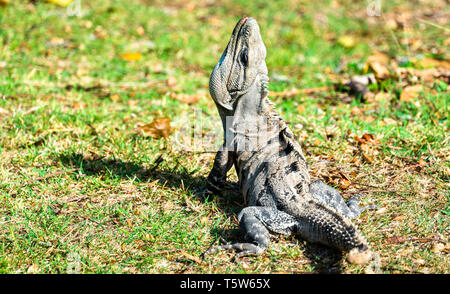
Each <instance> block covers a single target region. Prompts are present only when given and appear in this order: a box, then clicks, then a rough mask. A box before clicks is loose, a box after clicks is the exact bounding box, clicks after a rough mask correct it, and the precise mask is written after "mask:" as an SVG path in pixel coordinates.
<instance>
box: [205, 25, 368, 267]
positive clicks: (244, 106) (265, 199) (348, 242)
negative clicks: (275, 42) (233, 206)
mask: <svg viewBox="0 0 450 294" xmlns="http://www.w3.org/2000/svg"><path fill="white" fill-rule="evenodd" d="M265 58H266V47H265V45H264V43H263V41H262V38H261V35H260V29H259V26H258V24H257V22H256V20H255V19H253V18H248V17H244V18H242V19H241V20H239V22H238V23H237V24H236V26H235V28H234V30H233V33H232V35H231V39H230V41H229V43H228V46H227V47H226V49H225V51H224V52H223V54H222V57H221V58H220V60H219V62H218V63H217V65H216V66H215V68H214V70H213V71H212V73H211V77H210V82H209V90H210V94H211V97H212V99H213V100H214V102H215V104H216V106H217V109H218V112H219V115H220V117H221V120H222V125H223V130H224V144H223V145H222V147H221V148H220V149H219V151H218V152H217V154H216V156H215V159H214V165H213V168H212V170H211V172H210V174H209V176H208V179H207V183H208V189H209V190H210V191H213V192H220V190H221V189H223V187H224V184H225V181H226V175H227V172H228V171H229V170H230V168H231V167H232V166H233V165H234V167H235V169H236V172H237V174H238V178H239V185H240V190H241V193H242V194H243V196H244V199H245V201H246V202H247V205H248V206H247V207H245V208H244V209H242V211H241V212H240V213H239V215H238V220H239V226H240V229H241V231H242V233H243V234H244V237H245V239H246V242H244V243H235V244H227V245H222V246H218V247H215V248H212V249H210V250H208V251H206V252H205V254H210V253H213V252H216V251H218V250H222V249H234V250H236V251H237V253H236V257H239V256H243V255H259V254H261V253H263V252H264V251H265V250H266V248H267V246H268V244H269V242H270V233H278V234H298V235H300V236H301V237H302V238H304V239H306V240H307V241H311V242H317V243H321V244H325V245H328V246H331V247H335V248H337V249H339V250H342V251H348V252H349V254H348V256H347V260H348V261H349V262H351V263H366V262H368V261H369V260H370V259H371V258H372V253H371V251H370V249H369V246H368V243H367V241H366V239H365V238H364V237H363V236H362V234H361V233H360V232H359V231H358V229H357V228H356V226H355V225H354V224H353V223H352V222H351V220H350V219H352V218H354V217H356V216H358V215H359V214H360V213H361V212H362V211H363V210H364V209H366V208H371V206H366V207H360V206H359V205H358V198H359V196H356V197H353V198H351V199H350V200H348V202H347V203H346V202H345V201H344V199H343V198H342V196H341V195H340V194H339V192H338V191H336V190H335V189H333V188H332V187H330V186H328V185H326V184H325V183H324V182H322V181H320V180H318V181H314V182H312V183H311V180H310V176H309V173H308V167H307V164H306V160H305V157H304V156H303V153H302V150H301V147H300V145H299V144H298V142H297V140H296V138H295V136H294V134H293V133H292V131H291V130H290V129H289V127H288V126H287V124H286V123H285V122H284V120H283V119H282V118H281V117H280V116H279V115H278V114H277V113H276V111H275V110H274V108H273V103H272V102H270V101H269V99H268V90H267V84H268V81H269V78H268V70H267V66H266V63H265Z"/></svg>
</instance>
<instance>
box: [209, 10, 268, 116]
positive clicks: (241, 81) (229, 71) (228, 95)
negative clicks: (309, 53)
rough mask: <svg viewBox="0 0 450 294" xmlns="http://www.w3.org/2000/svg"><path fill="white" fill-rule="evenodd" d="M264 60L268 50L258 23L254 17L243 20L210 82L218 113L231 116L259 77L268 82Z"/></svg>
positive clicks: (233, 34)
mask: <svg viewBox="0 0 450 294" xmlns="http://www.w3.org/2000/svg"><path fill="white" fill-rule="evenodd" d="M265 58H266V47H265V46H264V43H263V41H262V38H261V34H260V32H259V26H258V23H257V22H256V20H255V19H253V18H251V17H250V18H248V17H244V18H242V19H241V20H239V22H238V23H237V24H236V26H235V28H234V30H233V33H232V34H231V38H230V41H229V42H228V46H227V48H226V49H225V51H224V52H223V54H222V57H221V58H220V60H219V62H218V63H217V65H216V67H215V68H214V70H213V72H212V74H211V78H210V81H209V90H210V93H211V97H212V98H213V99H214V101H215V102H216V104H217V106H218V108H219V112H221V110H222V111H226V112H232V111H233V109H234V107H233V106H234V105H235V102H236V101H237V100H238V99H239V97H241V96H242V95H244V94H245V93H247V91H248V90H249V89H250V87H251V86H252V85H253V83H254V82H255V80H256V77H257V76H259V75H261V76H264V77H265V78H264V80H266V79H267V66H266V62H265ZM221 108H222V109H221Z"/></svg>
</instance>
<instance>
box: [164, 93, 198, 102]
mask: <svg viewBox="0 0 450 294" xmlns="http://www.w3.org/2000/svg"><path fill="white" fill-rule="evenodd" d="M170 97H171V98H173V99H177V100H178V101H181V102H183V103H187V104H194V103H196V102H197V101H199V100H200V99H201V98H202V97H203V95H202V94H200V93H197V94H193V95H189V94H177V93H170Z"/></svg>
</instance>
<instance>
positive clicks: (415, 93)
mask: <svg viewBox="0 0 450 294" xmlns="http://www.w3.org/2000/svg"><path fill="white" fill-rule="evenodd" d="M421 91H423V86H422V85H413V86H408V87H406V88H404V89H403V91H402V93H401V94H400V101H403V102H410V101H411V100H413V99H415V98H417V97H419V93H420V92H421Z"/></svg>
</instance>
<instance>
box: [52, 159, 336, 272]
mask: <svg viewBox="0 0 450 294" xmlns="http://www.w3.org/2000/svg"><path fill="white" fill-rule="evenodd" d="M56 159H57V160H58V161H59V162H61V164H63V165H64V166H67V167H70V168H72V169H73V168H75V169H79V170H80V171H81V170H82V173H83V174H84V175H87V176H99V175H109V176H112V177H119V178H123V179H136V180H138V181H140V182H154V181H158V182H159V183H160V184H161V185H164V186H165V187H168V188H180V187H181V186H183V187H184V188H185V189H186V190H188V191H189V192H190V193H191V194H192V195H193V196H194V197H196V198H198V199H200V200H202V201H211V200H213V201H215V203H216V205H217V207H218V208H219V210H220V211H222V212H223V213H224V214H225V215H226V216H227V217H229V218H231V219H235V220H236V216H237V215H238V214H239V212H240V211H241V210H242V209H243V208H244V207H245V203H244V201H243V199H242V197H241V195H240V193H239V190H238V188H237V184H230V185H228V186H227V188H225V189H224V190H223V191H222V193H221V194H220V195H210V194H208V193H206V178H205V176H194V175H193V173H192V172H188V171H187V170H182V168H180V165H178V164H177V165H176V166H175V167H173V168H167V167H165V168H162V167H161V168H160V167H159V162H158V160H157V161H156V162H155V163H154V164H153V166H151V167H145V166H143V165H142V164H137V163H135V162H132V161H123V160H121V159H117V158H105V157H100V156H85V155H83V154H81V153H71V154H67V153H63V154H60V155H59V156H57V158H56ZM180 169H181V170H180ZM211 235H213V236H215V237H216V239H221V240H226V241H227V242H238V241H242V236H241V234H240V231H239V229H237V228H236V229H216V228H213V229H211ZM287 238H291V237H287ZM292 238H294V239H295V240H294V239H292V242H295V243H296V244H295V246H299V247H300V249H301V250H302V251H303V253H304V255H305V257H306V258H308V259H309V261H307V263H309V264H311V265H312V267H313V269H314V270H315V272H316V273H340V272H341V267H342V262H340V261H341V260H342V253H341V252H339V251H337V250H335V249H333V248H330V247H326V246H322V245H319V244H312V243H310V242H303V239H301V238H300V237H298V238H297V237H292ZM296 241H297V242H296ZM272 242H273V243H272V245H273V244H274V243H275V242H276V238H274V239H273V241H272ZM215 245H217V242H215ZM275 247H277V245H275ZM263 254H268V253H267V252H266V253H263ZM244 258H245V257H244ZM294 272H295V270H294Z"/></svg>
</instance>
